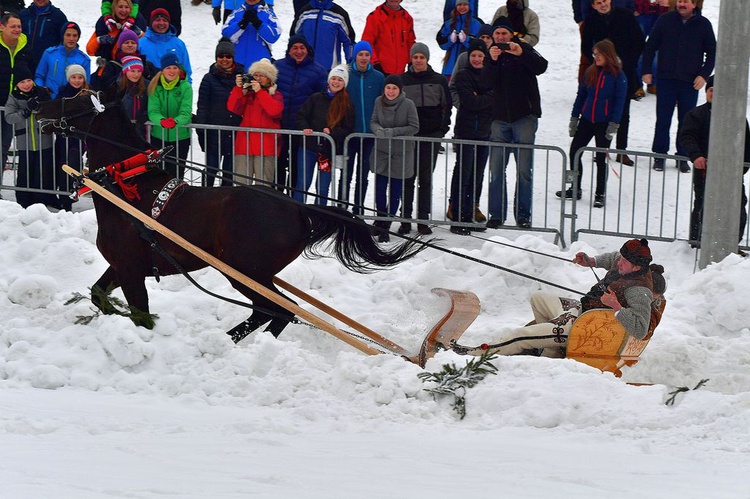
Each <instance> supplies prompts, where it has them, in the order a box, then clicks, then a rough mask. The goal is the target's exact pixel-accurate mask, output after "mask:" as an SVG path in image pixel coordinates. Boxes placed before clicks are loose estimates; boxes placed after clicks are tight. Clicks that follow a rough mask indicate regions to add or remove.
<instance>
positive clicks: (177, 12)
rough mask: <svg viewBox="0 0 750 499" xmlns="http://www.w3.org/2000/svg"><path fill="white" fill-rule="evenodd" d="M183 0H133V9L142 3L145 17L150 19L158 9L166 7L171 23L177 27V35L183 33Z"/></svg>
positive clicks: (142, 13) (141, 11)
mask: <svg viewBox="0 0 750 499" xmlns="http://www.w3.org/2000/svg"><path fill="white" fill-rule="evenodd" d="M180 1H181V0H138V1H134V2H133V9H134V10H135V9H136V8H137V6H136V5H135V4H137V3H140V10H138V12H140V13H141V15H142V16H143V18H144V19H150V18H151V13H152V12H153V11H155V10H156V9H164V10H166V11H167V12H169V23H170V24H171V25H172V27H173V28H174V29H175V32H176V33H177V36H180V33H182V5H181V4H180Z"/></svg>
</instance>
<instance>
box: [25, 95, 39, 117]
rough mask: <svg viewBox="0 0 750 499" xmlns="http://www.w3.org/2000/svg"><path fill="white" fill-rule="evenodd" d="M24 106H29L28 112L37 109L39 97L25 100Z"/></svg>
mask: <svg viewBox="0 0 750 499" xmlns="http://www.w3.org/2000/svg"><path fill="white" fill-rule="evenodd" d="M26 107H27V108H29V111H30V112H32V113H33V112H34V111H37V110H38V109H39V97H31V98H30V99H29V100H27V101H26Z"/></svg>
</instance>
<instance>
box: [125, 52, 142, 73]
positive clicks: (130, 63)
mask: <svg viewBox="0 0 750 499" xmlns="http://www.w3.org/2000/svg"><path fill="white" fill-rule="evenodd" d="M120 62H121V63H122V74H125V73H127V72H128V71H130V70H131V69H140V70H141V71H143V60H142V59H141V58H140V57H137V56H134V55H126V56H125V57H123V58H122V60H121V61H120Z"/></svg>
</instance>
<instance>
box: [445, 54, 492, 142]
mask: <svg viewBox="0 0 750 499" xmlns="http://www.w3.org/2000/svg"><path fill="white" fill-rule="evenodd" d="M455 83H456V92H458V98H459V100H460V102H461V106H460V107H459V108H458V114H457V115H456V126H455V127H454V131H455V132H456V138H458V139H476V140H487V139H488V138H489V136H490V126H491V125H492V88H491V87H490V86H488V85H487V84H486V83H483V81H482V70H481V69H477V68H475V67H473V66H472V65H471V64H469V65H468V66H466V67H465V68H464V69H462V70H460V71H459V72H458V73H456V76H455Z"/></svg>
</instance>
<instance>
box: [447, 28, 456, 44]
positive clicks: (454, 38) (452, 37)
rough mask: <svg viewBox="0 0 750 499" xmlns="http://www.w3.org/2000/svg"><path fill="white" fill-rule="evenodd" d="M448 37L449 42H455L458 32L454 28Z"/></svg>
mask: <svg viewBox="0 0 750 499" xmlns="http://www.w3.org/2000/svg"><path fill="white" fill-rule="evenodd" d="M448 39H449V40H450V41H451V43H456V40H458V33H456V31H455V30H454V31H453V33H451V34H450V36H449V37H448Z"/></svg>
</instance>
